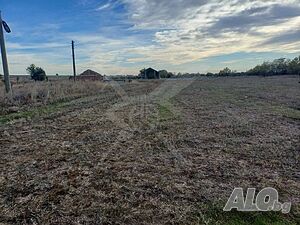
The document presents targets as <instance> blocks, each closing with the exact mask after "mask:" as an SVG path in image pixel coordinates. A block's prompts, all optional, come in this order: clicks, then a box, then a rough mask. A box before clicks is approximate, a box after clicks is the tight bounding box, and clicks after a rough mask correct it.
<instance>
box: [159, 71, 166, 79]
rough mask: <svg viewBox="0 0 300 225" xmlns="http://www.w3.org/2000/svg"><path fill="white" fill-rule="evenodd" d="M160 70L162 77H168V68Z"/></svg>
mask: <svg viewBox="0 0 300 225" xmlns="http://www.w3.org/2000/svg"><path fill="white" fill-rule="evenodd" d="M158 72H159V76H160V78H168V71H166V70H160V71H158Z"/></svg>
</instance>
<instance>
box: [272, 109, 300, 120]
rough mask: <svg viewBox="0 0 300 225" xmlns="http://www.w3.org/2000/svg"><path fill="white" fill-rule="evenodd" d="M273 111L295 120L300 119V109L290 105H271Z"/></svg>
mask: <svg viewBox="0 0 300 225" xmlns="http://www.w3.org/2000/svg"><path fill="white" fill-rule="evenodd" d="M271 111H272V112H275V113H277V114H280V115H282V116H284V117H288V118H291V119H295V120H300V110H298V109H293V108H291V107H288V106H271Z"/></svg>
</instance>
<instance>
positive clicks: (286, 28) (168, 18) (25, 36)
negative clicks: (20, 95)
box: [0, 0, 300, 75]
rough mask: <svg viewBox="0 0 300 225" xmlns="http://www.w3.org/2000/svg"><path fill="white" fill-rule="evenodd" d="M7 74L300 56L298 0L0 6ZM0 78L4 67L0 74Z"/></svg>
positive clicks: (182, 67) (194, 67) (188, 68)
mask: <svg viewBox="0 0 300 225" xmlns="http://www.w3.org/2000/svg"><path fill="white" fill-rule="evenodd" d="M0 10H2V17H3V19H4V20H5V21H6V22H7V23H8V24H9V25H10V27H11V29H12V33H10V34H6V36H5V37H6V43H7V51H8V59H9V65H10V71H11V73H12V74H25V73H26V70H25V69H26V67H27V66H28V65H29V64H31V63H34V64H36V65H37V66H40V67H43V68H44V69H45V70H46V72H47V73H48V74H56V73H59V74H71V73H72V65H71V63H72V61H71V46H70V45H71V40H74V41H75V44H76V59H77V70H78V72H82V71H83V70H85V69H94V70H96V71H98V72H100V73H102V74H108V75H111V74H137V73H138V71H139V70H140V69H141V68H144V67H150V66H151V67H154V68H156V69H167V70H168V71H173V72H201V73H202V72H203V73H204V72H208V71H211V72H216V71H218V70H220V69H221V68H224V67H226V66H228V67H230V68H232V69H234V70H238V71H242V70H247V69H249V68H250V67H252V66H254V65H256V64H258V63H262V62H263V61H264V60H272V59H274V58H280V57H287V58H293V57H296V56H298V55H300V31H299V27H300V0H285V1H282V0H280V1H279V0H265V1H256V0H251V1H250V0H231V1H229V0H222V1H221V0H210V1H208V0H173V1H169V0H60V1H54V0H52V1H46V0H45V1H41V0H26V1H24V0H10V1H8V0H0ZM1 72H2V65H1V69H0V73H1Z"/></svg>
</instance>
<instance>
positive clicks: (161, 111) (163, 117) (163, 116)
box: [158, 105, 174, 121]
mask: <svg viewBox="0 0 300 225" xmlns="http://www.w3.org/2000/svg"><path fill="white" fill-rule="evenodd" d="M173 117H174V114H173V113H172V111H171V109H170V107H169V106H167V105H159V106H158V119H159V121H167V120H170V119H172V118H173Z"/></svg>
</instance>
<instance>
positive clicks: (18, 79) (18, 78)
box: [17, 76, 20, 84]
mask: <svg viewBox="0 0 300 225" xmlns="http://www.w3.org/2000/svg"><path fill="white" fill-rule="evenodd" d="M19 81H20V77H19V76H17V84H18V83H19Z"/></svg>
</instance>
